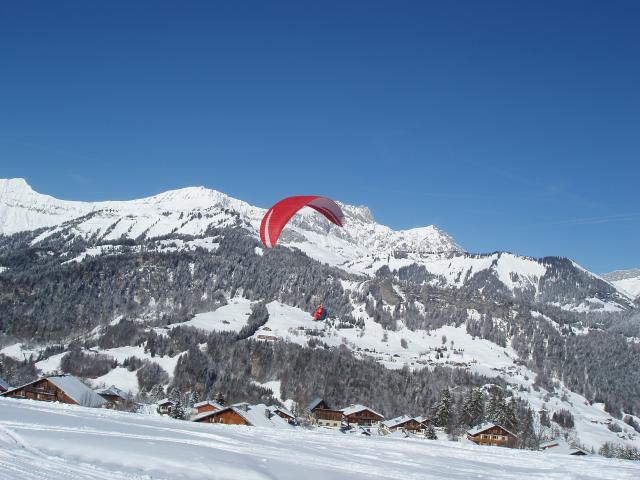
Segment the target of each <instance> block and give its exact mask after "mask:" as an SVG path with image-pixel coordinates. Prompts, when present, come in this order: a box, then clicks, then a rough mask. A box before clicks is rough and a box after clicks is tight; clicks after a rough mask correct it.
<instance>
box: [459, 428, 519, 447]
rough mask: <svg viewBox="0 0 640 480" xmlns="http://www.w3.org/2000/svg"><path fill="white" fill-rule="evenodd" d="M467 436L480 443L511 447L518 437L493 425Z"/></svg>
mask: <svg viewBox="0 0 640 480" xmlns="http://www.w3.org/2000/svg"><path fill="white" fill-rule="evenodd" d="M467 438H468V439H469V440H471V441H472V442H475V443H477V444H478V445H491V446H495V447H510V446H513V445H514V444H515V441H516V438H515V437H514V436H513V435H511V434H510V433H509V432H507V431H506V430H505V429H503V428H500V427H492V428H489V429H487V430H485V431H483V432H480V433H478V434H477V435H467Z"/></svg>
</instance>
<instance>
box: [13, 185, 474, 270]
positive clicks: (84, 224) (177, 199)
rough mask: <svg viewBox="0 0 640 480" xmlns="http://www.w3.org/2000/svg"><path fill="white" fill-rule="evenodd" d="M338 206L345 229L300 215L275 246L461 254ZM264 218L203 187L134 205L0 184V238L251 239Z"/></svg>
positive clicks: (426, 232)
mask: <svg viewBox="0 0 640 480" xmlns="http://www.w3.org/2000/svg"><path fill="white" fill-rule="evenodd" d="M342 207H343V208H344V212H345V215H346V220H347V221H346V227H345V228H343V229H341V228H338V227H335V226H332V225H330V224H329V223H328V222H326V221H325V220H324V219H323V218H320V217H319V216H318V215H315V214H314V212H313V211H307V210H303V211H302V212H300V214H299V215H297V216H296V217H295V218H294V219H293V220H292V222H291V224H290V228H288V229H287V230H286V231H285V232H283V235H282V237H281V242H280V243H281V244H284V245H290V246H296V247H299V248H300V249H301V250H303V251H307V252H308V253H315V254H316V255H317V256H318V257H321V258H322V259H323V260H325V261H327V263H330V264H340V263H343V262H345V261H347V260H354V259H355V258H358V257H360V256H362V255H367V254H372V253H373V254H375V255H384V254H386V253H388V252H392V251H397V250H406V251H411V252H415V253H451V252H461V251H462V249H461V248H460V247H459V246H458V245H457V244H456V243H455V241H454V240H453V239H452V238H451V237H450V236H449V235H447V234H446V233H445V232H443V231H441V230H440V229H438V228H437V227H435V226H427V227H422V228H414V229H409V230H400V231H394V230H392V229H391V228H389V227H386V226H384V225H380V224H378V223H376V222H375V220H374V218H373V215H372V214H371V212H370V211H369V209H368V208H366V207H356V206H351V205H342ZM264 213H265V209H262V208H259V207H254V206H251V205H249V204H248V203H246V202H243V201H241V200H236V199H234V198H231V197H229V196H227V195H225V194H223V193H221V192H218V191H216V190H211V189H207V188H204V187H191V188H183V189H179V190H172V191H168V192H165V193H161V194H159V195H154V196H152V197H148V198H143V199H140V200H131V201H107V202H76V201H66V200H58V199H56V198H53V197H51V196H48V195H43V194H40V193H37V192H35V191H34V190H33V189H32V188H31V187H30V186H29V185H28V184H27V182H26V181H25V180H24V179H20V178H18V179H3V180H0V234H5V235H9V234H13V233H17V232H21V231H28V230H36V229H40V228H43V229H44V231H43V233H42V235H40V236H39V237H38V239H37V240H38V241H40V240H43V239H45V238H46V237H47V236H48V235H49V234H51V233H54V232H57V231H60V230H62V229H64V230H67V231H68V232H69V233H70V234H75V235H80V236H83V237H85V238H89V237H94V238H98V239H100V240H103V241H109V240H117V239H121V238H130V239H135V238H158V237H164V236H167V235H196V236H198V235H204V234H205V233H206V231H207V229H208V228H210V227H217V228H220V227H227V226H242V227H245V228H247V229H249V230H251V231H253V232H254V233H255V234H256V235H257V232H258V229H259V225H260V220H261V219H262V216H263V215H264ZM327 233H328V234H327ZM310 243H311V244H313V247H311V246H310V245H309V244H310Z"/></svg>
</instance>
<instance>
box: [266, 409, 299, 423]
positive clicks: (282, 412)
mask: <svg viewBox="0 0 640 480" xmlns="http://www.w3.org/2000/svg"><path fill="white" fill-rule="evenodd" d="M269 410H271V412H272V413H273V414H274V415H277V416H279V417H280V418H282V419H283V420H285V421H287V422H289V423H294V422H295V421H296V418H295V417H294V415H293V413H291V412H290V411H289V410H287V409H286V408H284V407H279V406H278V405H271V406H270V407H269Z"/></svg>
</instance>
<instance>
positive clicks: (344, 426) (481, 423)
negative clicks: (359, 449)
mask: <svg viewBox="0 0 640 480" xmlns="http://www.w3.org/2000/svg"><path fill="white" fill-rule="evenodd" d="M158 387H159V386H158ZM488 390H489V391H487V392H485V391H484V390H482V389H474V390H472V391H471V392H470V394H469V395H468V397H467V398H464V399H463V401H462V403H460V404H459V405H456V404H455V402H454V400H453V396H452V394H451V392H450V391H449V390H448V389H446V390H444V391H443V392H442V395H441V398H440V401H439V402H438V403H437V404H436V406H435V407H434V408H433V410H432V411H431V412H425V415H419V416H414V415H410V414H405V415H401V416H398V417H395V418H391V419H386V418H385V417H384V415H382V414H381V413H379V412H377V411H376V410H374V409H373V408H371V407H368V406H366V405H360V404H351V405H348V406H342V407H337V406H334V405H333V404H332V403H330V402H329V401H327V400H325V399H324V398H321V397H317V398H314V399H313V400H312V401H311V402H309V404H308V405H306V406H304V407H301V406H299V405H297V404H295V403H294V404H292V405H290V407H291V408H286V407H285V406H283V405H277V404H274V405H265V404H257V405H250V404H249V403H247V402H237V403H233V404H227V402H226V401H225V397H224V395H223V394H222V393H219V394H217V395H216V396H215V399H206V400H200V399H199V398H198V394H197V392H187V393H186V394H183V393H181V392H179V391H177V390H176V389H175V388H174V389H173V390H172V391H171V392H169V394H168V396H165V397H163V398H154V396H156V397H157V396H161V395H162V394H163V393H164V391H163V389H162V388H161V387H159V388H154V389H153V391H151V392H149V395H147V396H146V398H144V399H143V398H141V396H140V395H138V396H137V397H134V396H133V395H131V394H130V393H128V392H124V391H123V390H121V389H119V388H118V387H117V386H115V385H112V386H110V387H106V388H101V389H96V390H94V389H92V388H90V387H89V386H88V385H87V384H86V383H84V382H83V381H82V380H81V379H79V378H77V377H75V376H73V375H69V374H61V375H49V376H44V377H42V378H39V379H38V380H36V381H33V382H30V383H27V384H25V385H21V386H18V387H13V386H11V385H9V384H8V383H7V382H5V381H4V380H2V379H0V395H2V396H3V397H6V398H14V399H20V400H26V401H42V402H59V403H65V404H71V405H77V406H80V407H87V408H107V409H116V410H122V411H129V412H132V413H139V414H152V415H162V416H166V417H168V418H170V419H175V420H183V421H192V422H199V423H215V424H222V425H234V426H242V427H266V428H305V429H332V430H335V431H339V432H341V433H344V434H347V435H361V436H366V437H369V436H372V435H392V436H395V437H406V438H418V439H420V438H421V439H425V440H438V439H445V440H446V439H448V440H455V441H463V442H473V443H475V444H478V445H485V446H493V447H506V448H526V449H538V450H543V451H553V452H554V453H560V452H562V453H565V454H567V455H589V454H592V453H595V452H593V451H588V450H587V449H586V448H581V446H580V445H578V444H576V442H574V441H572V439H571V435H570V429H568V428H567V427H568V422H570V420H569V419H567V418H566V413H567V412H562V411H560V412H553V414H552V415H551V417H549V412H547V411H545V410H542V411H540V412H538V415H540V422H541V423H543V424H546V425H550V426H551V427H553V428H551V429H550V430H549V431H550V432H552V434H553V435H552V436H551V437H549V436H547V437H546V438H545V437H541V436H540V435H539V434H536V432H534V430H533V428H532V427H533V423H530V424H528V425H518V418H517V413H516V412H517V405H516V404H515V401H514V400H513V399H511V401H506V400H505V399H504V398H503V395H502V391H501V389H499V388H494V389H491V388H489V389H488ZM485 398H486V400H485ZM454 410H455V411H454ZM463 419H464V420H463ZM529 419H531V417H529ZM523 427H524V428H523ZM516 430H517V431H519V433H514V432H515V431H516ZM425 448H428V444H425ZM631 453H635V452H631Z"/></svg>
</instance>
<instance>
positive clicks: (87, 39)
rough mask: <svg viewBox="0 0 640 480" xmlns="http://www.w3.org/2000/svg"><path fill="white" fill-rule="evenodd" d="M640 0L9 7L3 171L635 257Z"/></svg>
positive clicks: (504, 245) (102, 190)
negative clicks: (299, 205) (216, 193)
mask: <svg viewBox="0 0 640 480" xmlns="http://www.w3.org/2000/svg"><path fill="white" fill-rule="evenodd" d="M639 162H640V2H637V1H615V2H603V1H595V2H589V1H548V2H543V1H540V2H526V1H504V2H498V1H468V2H464V1H446V2H445V1H440V2H427V1H414V2H406V1H387V2H377V1H335V2H333V1H315V0H314V1H300V0H297V1H292V2H265V1H244V0H243V1H238V2H235V1H234V2H205V1H203V2H193V1H191V2H190V1H184V2H162V1H159V2H148V3H145V2H129V1H110V2H107V1H95V2H87V1H77V2H72V1H62V2H46V1H40V2H31V1H20V2H2V3H1V4H0V177H24V178H26V179H27V181H28V182H29V183H30V184H31V185H32V186H33V187H34V188H35V189H36V190H38V191H40V192H43V193H48V194H51V195H54V196H57V197H60V198H64V199H77V200H102V199H130V198H137V197H141V196H146V195H151V194H155V193H158V192H161V191H164V190H167V189H171V188H179V187H184V186H191V185H204V186H207V187H210V188H215V189H218V190H221V191H223V192H225V193H228V194H230V195H232V196H234V197H238V198H241V199H244V200H247V201H249V202H251V203H253V204H256V205H260V206H263V207H268V206H270V204H272V203H273V202H274V201H276V200H277V199H279V198H280V197H282V196H285V195H289V194H299V193H321V194H326V195H329V196H331V197H334V198H336V199H339V200H341V201H344V202H348V203H352V204H366V205H368V206H369V207H370V208H371V209H372V211H373V213H374V215H375V216H376V218H377V219H378V221H380V222H382V223H385V224H387V225H390V226H392V227H394V228H408V227H414V226H421V225H427V224H432V223H433V224H436V225H438V226H440V227H441V228H443V229H444V230H446V231H447V232H449V233H450V234H451V235H453V236H454V237H455V238H456V239H457V240H458V242H459V243H460V244H461V245H462V246H463V247H464V248H466V249H467V250H468V251H472V252H491V251H496V250H506V251H512V252H516V253H519V254H523V255H530V256H545V255H562V256H568V257H570V258H573V259H575V260H576V261H578V262H579V263H581V264H582V265H584V266H585V267H587V268H589V269H592V270H594V271H596V272H604V271H608V270H612V269H617V268H630V267H640V242H639V238H640V194H639V192H640V166H639Z"/></svg>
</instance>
